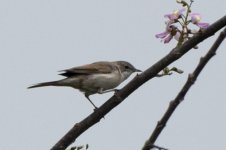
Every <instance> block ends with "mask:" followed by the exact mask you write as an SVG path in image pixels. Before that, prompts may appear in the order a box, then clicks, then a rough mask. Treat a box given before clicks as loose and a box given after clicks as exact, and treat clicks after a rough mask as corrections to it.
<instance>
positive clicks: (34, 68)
mask: <svg viewBox="0 0 226 150" xmlns="http://www.w3.org/2000/svg"><path fill="white" fill-rule="evenodd" d="M225 6H226V1H222V0H215V1H208V2H207V1H197V0H196V1H195V3H194V7H193V9H192V10H193V12H199V13H201V14H202V17H203V18H202V19H203V21H205V22H209V23H212V22H214V21H216V20H217V19H219V18H221V17H222V16H224V15H225V14H226V9H225ZM178 8H180V6H179V5H178V4H176V2H175V1H173V0H172V1H159V0H155V1H153V0H139V1H137V0H114V1H106V0H83V1H79V0H19V1H18V0H0V51H1V55H0V67H1V75H0V77H1V78H0V83H1V86H0V91H1V94H0V96H1V97H0V133H1V134H0V149H1V150H12V149H18V150H31V149H32V150H45V149H50V148H51V147H52V146H53V145H54V144H55V143H56V142H57V141H58V140H59V139H60V138H61V137H62V136H63V135H64V134H65V133H66V132H67V131H68V130H69V129H71V128H72V127H73V125H74V124H75V123H76V122H79V121H81V120H82V119H84V118H85V117H86V116H88V115H89V114H90V113H92V111H93V108H92V106H91V105H90V104H89V102H88V101H87V100H86V98H85V97H84V96H83V94H82V93H80V92H79V91H77V90H74V89H72V88H62V87H61V88H57V87H46V88H39V89H32V90H27V87H28V86H30V85H32V84H34V83H38V82H45V81H52V80H58V79H61V78H62V77H61V76H58V75H57V74H58V72H57V71H59V70H62V69H68V68H71V67H74V66H79V65H82V64H87V63H92V62H95V61H100V60H109V61H115V60H125V61H129V62H131V63H132V64H133V65H134V66H135V67H136V68H139V69H141V70H145V69H147V68H148V67H150V66H151V65H152V64H154V63H155V62H157V61H158V60H159V59H160V58H162V57H163V56H165V55H166V54H167V53H168V52H169V51H170V50H171V49H172V48H173V47H174V46H175V44H176V42H171V43H170V44H163V43H161V42H160V40H159V39H156V38H155V36H154V35H155V34H156V33H159V32H162V31H164V28H165V27H164V21H165V19H164V18H163V15H164V14H166V13H170V12H171V11H173V10H175V9H178ZM217 36H218V33H217V34H215V36H214V37H211V38H209V39H208V40H206V41H204V42H203V43H202V44H200V45H199V49H198V50H191V51H190V52H189V53H187V54H186V55H185V56H184V57H183V58H181V59H180V60H178V61H177V62H175V63H174V64H172V65H170V66H171V67H173V66H176V67H178V68H180V69H182V70H184V73H183V74H182V75H179V74H174V75H172V76H167V77H163V78H154V79H152V80H150V81H149V82H147V83H146V84H144V85H143V86H142V87H140V88H139V89H138V90H137V91H135V92H134V93H133V94H131V95H130V96H129V97H128V98H127V99H126V100H125V101H124V102H123V103H121V104H120V105H119V106H118V107H116V108H115V109H113V110H112V111H111V112H110V113H109V114H108V115H106V116H105V119H102V120H101V121H100V122H99V123H97V124H96V125H94V126H93V127H91V128H90V129H89V130H87V131H86V132H85V133H84V134H82V135H81V136H80V137H79V138H78V139H77V140H76V144H77V145H84V144H87V143H88V144H89V146H90V148H89V149H90V150H115V149H120V150H137V149H141V147H142V146H143V144H144V142H145V140H146V139H147V138H148V137H149V136H150V134H151V132H152V131H153V129H154V127H155V125H156V123H157V121H158V120H159V119H160V118H161V116H162V115H163V113H164V112H165V110H166V108H167V107H168V104H169V101H170V100H172V99H173V98H174V97H175V96H176V94H177V93H178V92H179V90H180V89H181V87H182V86H183V84H184V83H185V81H186V79H187V76H188V73H190V72H192V71H193V70H194V67H195V66H196V65H197V63H198V61H199V58H200V57H201V56H202V55H204V54H205V53H206V51H207V50H208V49H209V47H210V46H211V45H212V43H213V42H214V40H215V39H216V37H217ZM225 49H226V42H224V43H223V44H222V45H221V46H220V48H219V50H218V52H217V55H216V56H214V58H213V59H212V60H211V61H210V63H209V64H208V65H207V67H206V68H205V69H204V70H203V72H202V73H201V75H200V76H199V78H198V80H197V82H196V83H195V84H194V86H193V87H192V89H191V90H190V91H189V93H188V94H187V96H186V97H185V101H184V102H183V103H182V104H181V105H180V106H179V107H178V109H177V110H176V111H175V113H174V115H173V116H172V117H171V119H170V121H169V122H168V124H167V126H166V128H165V129H164V131H163V132H162V134H161V135H160V137H159V138H158V140H157V143H156V144H157V145H159V146H162V147H165V148H169V149H171V150H181V149H183V150H203V149H205V150H213V149H226V130H225V127H226V117H225V116H226V109H225V106H226V94H225V91H226V84H225V83H226V69H225V66H226V60H225V56H226V51H225ZM132 77H134V75H133V76H131V78H129V79H128V80H127V81H125V83H127V82H128V81H129V80H131V79H132ZM125 83H123V84H121V85H120V86H119V87H118V88H121V87H123V85H125ZM111 96H112V93H108V94H104V95H98V94H97V95H93V96H90V98H91V99H92V100H93V102H94V103H95V104H96V105H97V106H100V105H101V104H103V103H104V102H105V101H106V100H107V99H108V98H109V97H111Z"/></svg>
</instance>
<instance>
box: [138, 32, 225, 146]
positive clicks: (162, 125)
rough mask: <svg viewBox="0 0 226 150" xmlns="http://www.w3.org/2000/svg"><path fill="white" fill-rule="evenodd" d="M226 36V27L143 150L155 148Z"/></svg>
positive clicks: (159, 122)
mask: <svg viewBox="0 0 226 150" xmlns="http://www.w3.org/2000/svg"><path fill="white" fill-rule="evenodd" d="M225 37H226V28H225V29H224V31H222V32H221V33H220V35H219V36H218V38H217V40H216V41H215V42H214V44H213V46H212V47H211V48H210V50H209V51H208V52H207V54H206V55H205V56H204V57H202V58H201V59H200V62H199V64H198V66H197V67H196V69H195V70H194V72H193V73H192V74H189V76H188V79H187V82H186V83H185V85H184V86H183V88H182V89H181V91H180V92H179V93H178V95H177V96H176V98H175V99H174V100H172V101H171V102H170V105H169V107H168V109H167V111H166V112H165V114H164V115H163V117H162V118H161V120H160V121H158V123H157V125H156V127H155V129H154V131H153V132H152V134H151V136H150V137H149V139H148V140H147V141H146V142H145V144H144V146H143V148H142V150H150V149H151V148H153V146H152V145H153V144H154V143H155V141H156V139H157V138H158V136H159V135H160V133H161V132H162V130H163V128H164V127H165V126H166V123H167V121H168V120H169V118H170V117H171V115H172V114H173V112H174V111H175V109H176V108H177V106H178V105H179V104H180V103H181V102H182V101H183V100H184V97H185V95H186V93H187V92H188V90H189V89H190V87H191V86H192V85H193V84H194V83H195V81H196V79H197V77H198V75H199V74H200V72H201V71H202V69H203V68H204V67H205V66H206V64H207V63H208V61H209V60H210V59H211V58H212V57H213V56H214V55H215V53H216V51H217V49H218V47H219V46H220V44H221V43H222V41H223V40H224V39H225Z"/></svg>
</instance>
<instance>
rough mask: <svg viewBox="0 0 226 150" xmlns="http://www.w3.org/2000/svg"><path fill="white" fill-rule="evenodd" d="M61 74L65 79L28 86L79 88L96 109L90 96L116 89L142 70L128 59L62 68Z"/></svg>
mask: <svg viewBox="0 0 226 150" xmlns="http://www.w3.org/2000/svg"><path fill="white" fill-rule="evenodd" d="M60 72H62V73H60V74H59V75H62V76H64V77H65V78H64V79H61V80H57V81H50V82H42V83H37V84H35V85H32V86H30V87H28V89H31V88H37V87H44V86H66V87H72V88H74V89H78V90H79V91H81V92H83V93H84V95H85V97H86V98H87V99H88V100H89V102H90V103H91V104H92V105H93V106H94V108H95V109H96V108H97V107H96V106H95V104H94V103H93V102H92V101H91V100H90V98H89V96H90V95H93V94H97V93H98V94H103V93H107V92H112V91H116V90H117V89H115V88H116V87H117V86H118V85H119V84H121V83H122V82H123V81H125V80H126V79H127V78H128V77H129V76H130V75H131V74H132V73H134V72H141V70H139V69H136V68H135V67H134V66H133V65H132V64H130V63H129V62H127V61H112V62H110V61H98V62H94V63H91V64H86V65H82V66H78V67H73V68H70V69H66V70H61V71H60Z"/></svg>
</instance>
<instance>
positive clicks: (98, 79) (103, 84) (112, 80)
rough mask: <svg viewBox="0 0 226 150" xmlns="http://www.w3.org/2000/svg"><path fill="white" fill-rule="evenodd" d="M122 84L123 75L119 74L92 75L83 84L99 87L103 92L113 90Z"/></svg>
mask: <svg viewBox="0 0 226 150" xmlns="http://www.w3.org/2000/svg"><path fill="white" fill-rule="evenodd" d="M120 83H121V75H120V74H119V73H118V72H113V73H110V74H96V75H90V76H89V78H88V79H86V80H85V81H84V82H83V84H85V85H86V86H88V87H98V88H102V89H103V90H108V89H113V88H115V87H117V86H118V85H119V84H120Z"/></svg>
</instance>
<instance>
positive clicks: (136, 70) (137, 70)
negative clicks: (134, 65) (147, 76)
mask: <svg viewBox="0 0 226 150" xmlns="http://www.w3.org/2000/svg"><path fill="white" fill-rule="evenodd" d="M134 72H142V71H141V70H139V69H135V71H134Z"/></svg>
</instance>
